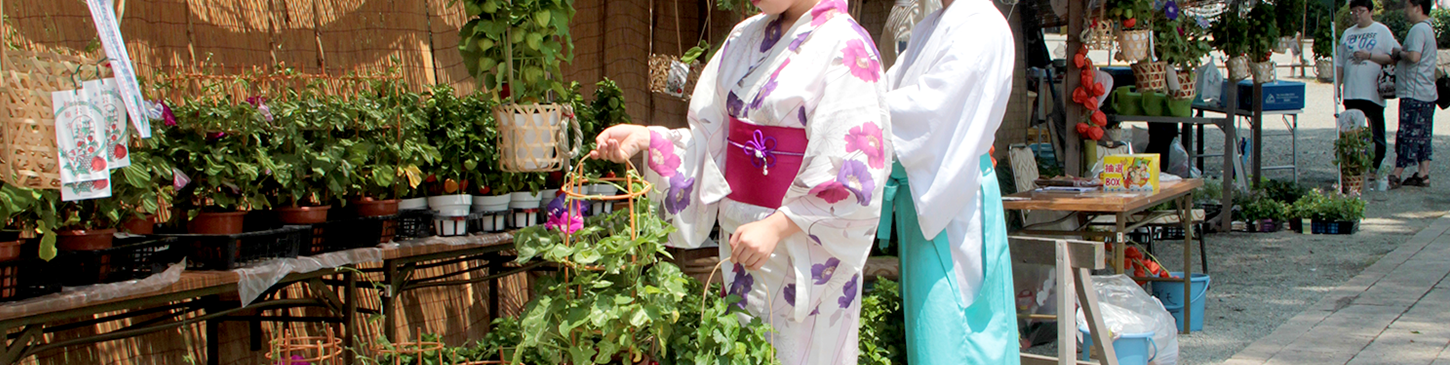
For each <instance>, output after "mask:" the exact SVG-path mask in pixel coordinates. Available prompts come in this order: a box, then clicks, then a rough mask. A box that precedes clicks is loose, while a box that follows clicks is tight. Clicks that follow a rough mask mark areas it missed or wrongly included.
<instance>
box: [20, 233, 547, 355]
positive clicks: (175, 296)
mask: <svg viewBox="0 0 1450 365" xmlns="http://www.w3.org/2000/svg"><path fill="white" fill-rule="evenodd" d="M411 243H412V244H410V245H406V246H402V247H395V248H384V249H383V252H382V253H383V255H382V257H383V262H384V265H383V268H381V269H372V270H363V271H360V270H355V269H353V268H337V269H323V270H317V271H313V272H307V273H293V274H289V275H286V276H285V277H284V278H282V280H280V281H279V282H278V283H277V284H275V285H273V286H272V288H271V289H269V290H268V291H267V292H265V293H263V294H262V295H261V296H260V297H259V298H258V299H257V300H256V301H253V302H252V303H251V304H250V305H247V306H245V307H242V306H240V303H238V302H237V301H235V299H232V300H224V299H223V298H224V297H225V296H229V295H234V294H236V293H237V283H238V281H239V280H240V276H239V275H238V274H237V273H236V272H234V271H186V272H183V273H182V274H181V279H180V280H178V281H177V282H175V283H172V284H171V285H169V286H167V287H165V288H163V289H161V290H156V291H151V292H138V293H133V294H129V295H125V296H121V297H117V298H113V299H109V300H104V301H92V302H87V303H57V304H56V305H48V306H45V307H43V308H37V309H29V310H25V311H23V312H15V313H7V314H0V331H4V333H8V334H9V335H8V336H7V338H6V340H7V341H6V342H5V343H4V344H3V345H4V346H3V348H0V365H3V364H13V363H16V362H19V361H20V360H23V359H25V358H26V357H29V356H31V355H34V354H37V353H40V352H43V351H47V350H51V349H56V348H63V347H67V346H74V345H80V344H86V343H95V342H102V341H109V340H115V339H121V338H127V337H134V336H140V335H144V334H147V333H154V332H158V331H164V330H169V329H174V328H178V327H182V326H186V325H190V324H194V323H205V324H206V332H207V334H206V338H207V359H206V362H207V363H209V364H217V363H219V361H220V360H221V356H220V349H221V347H220V346H218V344H217V341H218V339H219V338H220V336H219V334H218V333H217V329H218V327H219V325H220V323H221V322H223V321H246V322H251V323H252V348H253V349H254V350H259V349H260V348H259V346H260V345H261V341H260V337H259V336H260V330H259V329H260V322H263V321H270V322H323V323H336V324H340V325H342V326H343V328H344V334H343V335H342V336H341V337H342V340H343V347H347V348H356V347H355V346H354V344H353V341H354V339H355V337H356V336H355V335H354V334H356V333H358V332H356V320H355V319H356V318H357V315H358V313H359V312H368V310H366V309H359V308H358V305H357V300H356V298H358V292H359V287H358V285H357V284H358V283H359V282H364V283H366V282H367V281H366V280H362V279H360V278H358V275H357V274H358V273H360V272H367V271H375V272H377V271H380V272H382V273H383V274H384V276H385V278H386V279H385V281H387V284H389V285H387V289H386V290H387V291H389V292H391V293H392V294H396V293H398V292H401V291H404V290H409V289H415V288H419V287H426V286H437V285H451V284H464V283H473V282H480V281H485V280H488V281H490V288H491V289H493V293H497V292H498V291H497V288H498V282H497V281H498V279H499V278H500V277H502V276H505V275H507V273H505V272H504V271H506V270H507V271H509V272H518V271H521V270H526V269H528V268H529V267H527V266H526V267H523V268H522V269H520V268H512V269H506V268H504V267H503V265H504V263H505V262H506V261H507V260H510V258H507V257H502V256H501V255H502V253H503V252H505V251H506V250H507V249H509V248H512V247H513V245H512V243H513V236H512V235H509V234H507V233H500V234H488V235H481V236H467V237H449V238H439V237H430V238H427V239H424V240H422V242H411ZM418 243H421V244H418ZM450 258H457V259H452V260H450ZM480 259H482V260H485V261H487V262H488V265H485V268H486V269H489V270H490V271H489V275H488V276H486V277H482V278H476V279H472V280H462V281H460V280H446V279H448V278H451V277H454V276H457V275H460V274H461V273H446V274H444V275H441V276H436V277H431V278H413V277H411V274H412V272H413V270H415V269H417V268H422V267H432V266H438V265H443V264H446V263H454V262H460V261H463V260H480ZM430 261H431V262H430ZM439 261H441V263H439ZM419 263H424V264H422V265H420V264H419ZM474 270H477V269H474ZM334 276H341V277H342V278H341V279H340V280H336V279H328V278H329V277H334ZM295 283H302V284H304V285H307V287H308V291H307V292H308V293H310V294H311V295H308V296H306V297H303V298H277V297H276V296H273V295H271V294H272V293H275V292H276V291H277V290H279V289H282V288H285V287H287V286H290V285H292V284H295ZM339 289H340V290H341V293H342V295H341V296H340V297H339V296H338V295H337V294H338V291H339ZM391 302H392V301H391V300H385V301H384V303H385V308H383V312H384V314H385V315H386V314H391V311H390V310H388V309H390V308H391ZM0 306H5V304H0ZM497 306H498V304H497V299H492V301H491V302H490V309H491V312H490V315H493V313H497ZM297 307H315V308H322V309H325V310H326V312H327V313H328V314H327V315H325V316H311V317H308V316H262V315H255V314H253V313H254V312H255V313H261V312H258V310H263V309H266V310H274V309H285V308H297ZM118 311H123V312H122V313H119V314H110V315H104V316H99V317H97V316H98V315H101V314H105V313H109V312H118ZM156 314H163V315H162V316H161V317H159V318H155V319H149V320H145V321H140V322H136V323H132V324H131V325H129V326H127V327H125V328H122V329H119V330H115V331H111V332H105V333H98V334H95V335H90V336H86V337H83V338H76V339H68V340H62V341H55V342H50V343H46V342H45V337H44V335H45V334H47V333H55V332H62V331H68V330H72V329H76V328H83V327H87V326H95V325H99V324H103V323H114V322H117V321H121V320H125V319H128V318H135V317H140V316H148V315H156ZM189 314H194V315H191V316H188V315H189ZM364 314H366V313H364ZM389 327H390V328H391V326H389ZM17 329H18V330H19V331H15V330H17ZM11 332H13V333H11ZM390 338H395V337H390ZM347 360H349V361H348V362H351V361H350V360H351V358H347Z"/></svg>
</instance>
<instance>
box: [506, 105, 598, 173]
mask: <svg viewBox="0 0 1450 365" xmlns="http://www.w3.org/2000/svg"><path fill="white" fill-rule="evenodd" d="M493 113H494V118H495V120H497V121H498V135H499V138H498V141H499V142H498V151H499V165H500V166H499V167H500V169H501V170H503V171H505V172H542V171H556V170H559V169H561V168H563V166H564V164H565V163H567V161H569V159H570V158H572V157H573V156H574V155H575V154H576V153H577V152H578V151H579V148H580V143H581V140H582V138H580V137H579V136H580V135H581V134H582V133H581V132H580V131H579V120H578V118H575V117H574V111H573V108H572V107H570V106H569V105H567V104H564V105H561V104H512V103H508V104H501V105H499V106H496V107H494V110H493ZM570 126H572V127H573V132H574V133H573V135H574V138H573V141H574V148H573V149H572V150H570V149H568V145H567V143H566V142H567V141H568V140H569V134H568V130H569V128H566V127H570Z"/></svg>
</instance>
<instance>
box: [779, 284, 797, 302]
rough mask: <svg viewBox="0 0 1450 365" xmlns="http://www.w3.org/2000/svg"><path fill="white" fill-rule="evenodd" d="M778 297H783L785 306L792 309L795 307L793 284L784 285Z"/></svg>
mask: <svg viewBox="0 0 1450 365" xmlns="http://www.w3.org/2000/svg"><path fill="white" fill-rule="evenodd" d="M780 296H782V297H785V303H786V304H790V306H792V307H794V306H795V284H790V285H786V286H785V288H784V289H783V290H782V291H781V293H780Z"/></svg>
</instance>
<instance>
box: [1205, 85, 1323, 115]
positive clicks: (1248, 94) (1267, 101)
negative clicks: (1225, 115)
mask: <svg viewBox="0 0 1450 365" xmlns="http://www.w3.org/2000/svg"><path fill="white" fill-rule="evenodd" d="M1227 85H1228V84H1227V83H1225V84H1224V86H1225V88H1224V89H1223V90H1222V92H1221V93H1220V95H1219V105H1223V102H1224V101H1226V100H1228V88H1227ZM1238 86H1239V96H1238V97H1239V109H1243V110H1253V108H1254V104H1253V99H1254V82H1253V80H1243V81H1239V82H1238ZM1263 103H1264V110H1299V109H1304V83H1302V82H1298V81H1274V82H1269V83H1264V94H1263Z"/></svg>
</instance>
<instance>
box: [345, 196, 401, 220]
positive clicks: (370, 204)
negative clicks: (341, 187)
mask: <svg viewBox="0 0 1450 365" xmlns="http://www.w3.org/2000/svg"><path fill="white" fill-rule="evenodd" d="M349 204H352V206H353V210H354V211H356V212H357V215H358V216H359V217H381V216H385V215H394V214H398V200H397V199H390V200H372V198H363V199H361V200H354V201H352V202H351V203H349Z"/></svg>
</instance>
